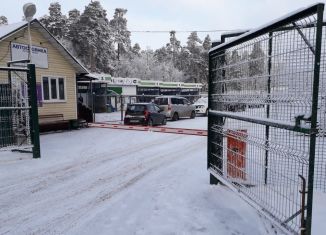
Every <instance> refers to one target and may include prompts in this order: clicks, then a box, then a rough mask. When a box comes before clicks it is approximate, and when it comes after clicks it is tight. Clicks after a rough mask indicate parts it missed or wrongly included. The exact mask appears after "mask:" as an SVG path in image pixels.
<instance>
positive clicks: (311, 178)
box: [305, 4, 324, 235]
mask: <svg viewBox="0 0 326 235" xmlns="http://www.w3.org/2000/svg"><path fill="white" fill-rule="evenodd" d="M323 12H324V5H323V4H318V6H317V27H316V45H315V49H316V53H315V62H314V77H313V95H312V108H311V129H312V130H313V133H312V134H311V137H310V152H309V173H308V199H307V232H306V234H305V235H310V234H311V225H312V206H313V191H314V174H315V173H314V171H315V152H316V135H317V133H316V130H317V114H318V113H317V112H318V91H319V75H320V57H321V43H322V34H323Z"/></svg>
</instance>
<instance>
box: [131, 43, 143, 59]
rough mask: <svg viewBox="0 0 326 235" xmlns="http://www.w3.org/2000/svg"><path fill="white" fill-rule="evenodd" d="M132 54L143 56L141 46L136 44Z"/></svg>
mask: <svg viewBox="0 0 326 235" xmlns="http://www.w3.org/2000/svg"><path fill="white" fill-rule="evenodd" d="M131 52H132V53H133V54H134V55H135V56H138V57H139V56H141V54H140V52H141V48H140V46H139V44H138V43H135V45H134V46H133V47H132V48H131Z"/></svg>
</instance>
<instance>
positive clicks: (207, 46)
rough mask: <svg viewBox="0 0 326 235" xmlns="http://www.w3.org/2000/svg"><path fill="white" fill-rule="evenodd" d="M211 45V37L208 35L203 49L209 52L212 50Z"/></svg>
mask: <svg viewBox="0 0 326 235" xmlns="http://www.w3.org/2000/svg"><path fill="white" fill-rule="evenodd" d="M211 45H212V40H211V38H210V37H209V35H208V34H207V36H206V37H205V39H204V42H203V48H204V49H205V50H206V51H208V50H209V49H210V48H211Z"/></svg>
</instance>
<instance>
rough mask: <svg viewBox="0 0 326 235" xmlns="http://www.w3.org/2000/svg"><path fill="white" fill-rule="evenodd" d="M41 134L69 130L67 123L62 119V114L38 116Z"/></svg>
mask: <svg viewBox="0 0 326 235" xmlns="http://www.w3.org/2000/svg"><path fill="white" fill-rule="evenodd" d="M39 125H40V131H41V132H47V131H54V130H65V129H69V128H70V126H69V121H67V120H65V119H64V116H63V114H46V115H39Z"/></svg>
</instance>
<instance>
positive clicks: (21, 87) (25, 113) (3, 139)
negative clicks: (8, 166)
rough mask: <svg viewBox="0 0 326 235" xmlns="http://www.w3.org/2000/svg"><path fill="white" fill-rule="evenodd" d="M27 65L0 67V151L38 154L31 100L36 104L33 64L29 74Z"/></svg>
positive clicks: (36, 133) (33, 110)
mask: <svg viewBox="0 0 326 235" xmlns="http://www.w3.org/2000/svg"><path fill="white" fill-rule="evenodd" d="M30 68H31V67H29V68H26V69H25V68H10V67H0V125H1V128H0V151H4V150H22V151H28V150H30V151H31V152H33V155H34V157H39V137H38V120H34V119H36V118H37V116H38V115H37V107H36V105H35V104H34V109H32V107H33V105H32V102H31V101H34V103H36V97H35V96H36V92H35V90H36V88H35V85H36V84H35V67H32V70H33V72H32V73H31V70H30ZM31 78H32V79H31ZM33 81H34V84H33V85H34V87H32V86H33V85H32V84H31V82H33ZM31 90H32V93H33V95H31V94H30V93H31ZM31 99H32V100H31ZM35 113H36V115H35ZM33 123H34V124H33ZM35 130H36V132H35ZM35 140H36V142H37V143H36V145H37V146H36V148H35Z"/></svg>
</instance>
